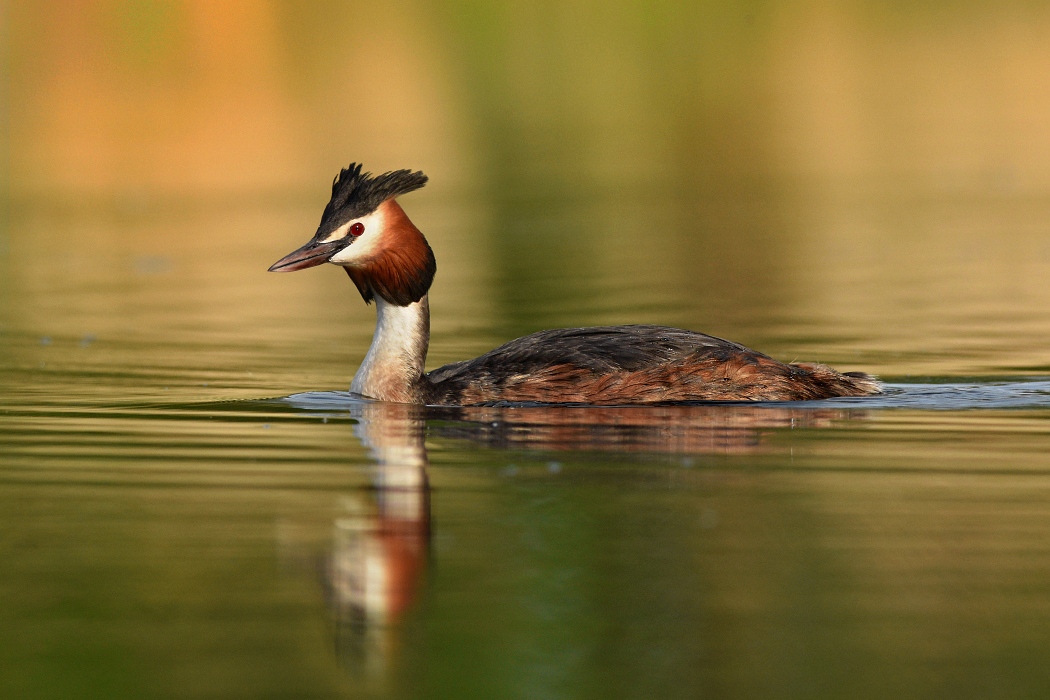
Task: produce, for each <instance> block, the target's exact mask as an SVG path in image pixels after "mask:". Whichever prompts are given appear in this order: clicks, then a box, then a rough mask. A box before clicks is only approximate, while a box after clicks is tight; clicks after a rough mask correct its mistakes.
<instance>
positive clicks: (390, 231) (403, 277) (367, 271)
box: [343, 199, 437, 306]
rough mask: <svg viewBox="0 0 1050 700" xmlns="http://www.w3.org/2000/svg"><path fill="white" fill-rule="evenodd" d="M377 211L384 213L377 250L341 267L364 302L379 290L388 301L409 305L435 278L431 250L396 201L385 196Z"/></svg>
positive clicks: (435, 265)
mask: <svg viewBox="0 0 1050 700" xmlns="http://www.w3.org/2000/svg"><path fill="white" fill-rule="evenodd" d="M379 211H381V212H383V215H384V217H385V223H384V235H383V237H382V238H381V239H380V242H379V245H380V246H381V247H380V249H379V251H378V252H377V253H376V255H375V256H373V257H372V258H370V259H368V260H366V261H364V262H363V263H360V264H358V265H355V266H353V267H349V266H347V267H344V268H343V269H344V270H346V274H347V275H349V276H350V279H351V280H353V282H354V285H355V286H356V287H357V291H359V292H360V293H361V297H362V298H363V299H364V300H365V303H366V304H371V303H372V300H373V299H374V298H375V295H376V294H378V295H379V296H381V297H382V298H383V299H386V300H387V301H388V302H390V303H391V304H396V305H398V306H408V305H409V304H411V303H413V302H417V301H419V300H420V299H422V298H423V296H424V295H425V294H426V293H427V290H428V289H430V285H431V283H432V282H433V281H434V274H435V273H436V272H437V262H436V261H435V260H434V251H432V250H431V249H430V244H428V243H427V239H426V238H424V237H423V234H422V233H421V232H420V231H419V229H418V228H416V226H415V224H413V223H412V221H411V220H410V219H409V218H408V215H407V214H405V210H404V209H402V208H401V206H400V205H399V204H398V203H397V202H396V201H394V200H393V199H389V200H387V201H386V202H384V203H383V204H382V205H380V207H379Z"/></svg>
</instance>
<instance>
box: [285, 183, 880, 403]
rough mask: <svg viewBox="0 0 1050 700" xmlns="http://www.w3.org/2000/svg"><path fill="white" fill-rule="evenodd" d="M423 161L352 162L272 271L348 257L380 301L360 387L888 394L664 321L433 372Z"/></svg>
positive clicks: (558, 339)
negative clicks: (379, 168) (406, 198)
mask: <svg viewBox="0 0 1050 700" xmlns="http://www.w3.org/2000/svg"><path fill="white" fill-rule="evenodd" d="M426 183H427V176H426V175H424V174H423V173H421V172H412V171H409V170H396V171H394V172H389V173H384V174H382V175H378V176H375V177H373V176H372V174H371V173H363V172H361V166H360V165H359V164H356V163H351V164H350V167H349V168H346V169H344V170H341V171H340V172H339V175H338V177H336V179H335V181H334V182H333V183H332V199H331V200H330V201H329V202H328V205H327V206H326V207H325V208H324V213H323V214H322V215H321V224H320V225H319V226H318V227H317V233H315V234H314V237H313V238H312V239H311V240H310V242H309V243H307V244H306V245H304V246H303V247H302V248H300V249H299V250H296V251H295V252H293V253H290V254H289V255H286V256H285V257H283V258H281V259H280V260H278V261H277V262H275V263H274V264H273V265H272V266H271V267H270V271H271V272H291V271H293V270H303V269H306V268H308V267H314V266H315V265H320V264H322V263H326V262H328V263H333V264H335V265H339V266H341V267H342V268H343V269H344V270H346V274H348V275H349V276H350V279H351V280H353V282H354V284H355V285H356V286H357V290H358V291H359V292H360V293H361V296H362V297H363V298H364V300H365V303H366V304H368V303H371V302H372V301H375V303H376V312H377V313H376V330H375V335H374V336H373V337H372V345H371V347H369V349H368V354H367V355H365V359H364V361H363V362H362V363H361V367H360V368H359V369H358V370H357V374H355V375H354V380H353V383H352V384H351V385H350V391H351V392H353V393H355V394H359V395H361V396H363V397H366V398H370V399H378V400H380V401H395V402H399V403H411V404H430V405H441V406H480V405H493V404H505V403H544V404H600V405H629V404H654V403H670V402H679V401H798V400H804V399H824V398H830V397H834V396H865V395H869V394H878V393H880V392H881V387H880V384H879V382H878V381H876V380H875V379H874V378H873V377H871V376H869V375H867V374H863V373H860V372H846V373H844V374H843V373H840V372H836V371H835V370H833V369H831V368H830V367H827V366H825V365H820V364H810V363H791V364H784V363H782V362H778V361H776V360H774V359H772V358H771V357H768V356H766V355H763V354H762V353H760V352H755V351H754V350H749V349H748V348H745V347H744V346H743V345H738V344H736V343H732V342H729V341H728V340H722V339H721V338H715V337H712V336H709V335H704V334H703V333H696V332H694V331H686V330H680V329H677V328H664V327H661V326H601V327H594V328H560V329H556V330H549V331H541V332H539V333H533V334H532V335H527V336H525V337H524V338H518V339H517V340H512V341H511V342H509V343H507V344H506V345H502V346H500V347H498V348H496V349H495V350H493V351H491V352H489V353H486V354H484V355H482V356H481V357H478V358H475V359H473V360H465V361H463V362H454V363H452V364H450V365H445V366H444V367H439V368H438V369H435V370H433V371H431V372H425V371H424V363H425V361H426V357H427V345H428V343H429V340H430V306H429V304H428V301H427V291H428V290H429V289H430V283H431V282H432V281H433V279H434V273H435V272H436V270H437V264H436V263H435V261H434V252H433V251H432V250H431V249H430V245H429V244H428V243H427V240H426V239H425V238H424V237H423V234H422V233H420V231H419V229H417V228H416V227H415V226H414V225H413V224H412V222H411V221H410V220H409V218H408V216H407V215H406V214H405V212H404V210H403V209H402V208H401V207H400V205H398V203H397V201H396V200H395V197H398V196H400V195H403V194H406V193H408V192H412V191H413V190H418V189H419V188H420V187H422V186H423V185H425V184H426Z"/></svg>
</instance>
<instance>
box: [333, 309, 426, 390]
mask: <svg viewBox="0 0 1050 700" xmlns="http://www.w3.org/2000/svg"><path fill="white" fill-rule="evenodd" d="M375 302H376V330H375V335H373V336H372V345H371V347H369V348H368V354H367V355H365V359H364V361H362V362H361V366H360V367H359V368H358V370H357V374H355V375H354V381H353V383H352V384H351V385H350V391H352V392H353V393H355V394H360V395H361V396H366V397H368V398H370V399H378V400H380V401H396V402H398V403H425V402H426V392H425V388H426V386H427V380H426V378H424V377H423V368H424V365H425V364H426V359H427V345H428V344H429V342H430V304H429V302H428V300H427V297H426V296H424V297H423V298H422V299H420V300H419V301H417V302H415V303H413V304H409V305H408V306H397V305H395V304H391V303H390V302H388V301H386V300H385V299H383V298H382V297H380V296H378V295H376V299H375Z"/></svg>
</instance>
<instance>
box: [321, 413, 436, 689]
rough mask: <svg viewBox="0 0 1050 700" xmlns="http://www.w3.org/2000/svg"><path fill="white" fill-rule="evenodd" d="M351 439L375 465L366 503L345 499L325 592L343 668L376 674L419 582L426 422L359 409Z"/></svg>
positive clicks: (425, 510)
mask: <svg viewBox="0 0 1050 700" xmlns="http://www.w3.org/2000/svg"><path fill="white" fill-rule="evenodd" d="M351 415H352V416H353V417H354V418H356V419H357V425H356V426H355V429H354V431H355V433H356V434H357V437H358V439H360V440H361V442H362V443H363V444H364V445H365V447H366V448H368V450H369V451H370V453H371V456H372V459H373V460H374V461H375V465H374V467H373V477H372V480H373V484H374V491H373V492H371V497H372V501H373V502H372V503H368V502H367V501H368V498H367V494H363V496H364V497H362V498H358V499H353V498H347V499H344V501H343V504H344V510H345V513H344V514H343V515H342V517H340V518H338V519H337V520H336V521H335V529H334V533H333V542H332V550H331V554H330V556H329V557H328V561H327V566H326V567H325V587H326V589H327V593H328V600H329V605H330V606H331V608H332V612H333V614H334V616H335V622H336V647H337V653H338V655H339V658H340V660H341V661H342V662H343V664H344V665H345V666H347V668H348V669H350V670H353V671H358V672H362V673H366V674H368V675H374V674H382V672H383V671H384V670H385V668H386V665H387V663H386V662H387V660H389V658H390V656H391V655H392V654H393V653H394V651H395V650H394V649H393V647H394V646H395V645H396V643H397V640H396V635H395V634H394V629H395V628H396V627H397V623H398V621H399V620H400V618H401V617H402V616H403V614H404V613H405V611H406V610H407V609H408V608H410V607H411V605H412V603H413V602H414V600H415V598H416V595H417V593H418V591H419V587H420V585H421V581H422V579H423V574H424V570H425V568H426V561H427V555H428V545H429V537H430V495H429V486H428V481H427V452H426V447H425V445H424V442H423V440H424V432H425V431H424V420H423V415H422V412H421V410H420V409H419V408H418V407H415V406H408V405H403V404H390V403H360V404H356V405H354V406H353V407H352V408H351Z"/></svg>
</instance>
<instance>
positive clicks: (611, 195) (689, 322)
mask: <svg viewBox="0 0 1050 700" xmlns="http://www.w3.org/2000/svg"><path fill="white" fill-rule="evenodd" d="M2 16H3V32H4V45H5V52H6V62H7V69H6V71H5V81H4V94H5V98H6V104H7V109H6V110H5V124H4V129H3V133H4V149H5V151H6V153H7V158H6V163H7V168H6V169H5V173H4V183H5V187H6V190H7V193H8V195H9V198H8V200H7V205H6V206H7V216H6V217H5V224H4V230H3V234H2V241H3V244H2V248H0V250H2V257H0V265H2V268H0V269H2V270H3V282H2V284H3V297H2V302H0V313H2V318H3V323H4V326H5V329H6V330H7V331H9V332H17V333H24V334H25V336H26V339H27V342H29V344H30V345H31V346H35V344H36V342H37V339H38V337H39V336H47V337H49V338H55V339H59V338H62V339H65V340H67V341H69V342H68V343H67V344H73V345H76V343H75V342H74V341H76V340H77V339H82V338H84V337H85V336H87V337H90V338H97V339H99V340H100V341H105V340H109V339H114V338H119V339H121V340H122V341H131V340H136V341H141V342H144V343H160V344H161V345H164V346H166V348H167V352H168V353H170V352H173V351H175V344H176V343H178V342H183V343H187V344H188V345H190V346H194V345H196V346H197V347H196V348H195V350H196V351H197V352H198V353H199V352H201V351H203V350H205V349H206V348H205V347H204V346H207V347H213V348H215V349H216V351H218V348H226V349H228V350H229V349H231V348H243V349H244V350H245V351H246V352H250V353H252V352H253V351H254V350H257V349H258V348H259V347H266V346H267V344H268V343H269V344H276V345H277V346H280V349H281V352H282V353H284V352H287V353H291V354H296V353H298V354H299V355H300V356H301V357H302V359H301V362H300V367H299V370H300V373H299V375H298V376H296V377H294V378H292V377H288V378H285V377H273V376H271V377H270V384H269V386H271V387H272V388H273V389H274V390H275V391H278V392H280V391H284V390H286V389H288V390H293V389H296V388H299V389H302V388H306V387H307V386H309V387H312V388H317V387H321V386H325V388H330V385H332V384H333V383H335V382H336V381H337V380H338V381H339V383H344V384H345V382H346V380H347V379H348V378H349V375H350V371H351V370H352V368H353V363H354V362H356V358H357V357H359V356H360V354H361V353H363V351H364V348H365V347H366V346H367V340H368V335H369V333H370V330H371V328H370V318H371V316H370V311H369V310H367V309H365V308H364V307H363V306H362V305H361V304H360V303H358V302H357V300H356V299H355V298H354V295H353V294H352V293H351V289H350V288H349V286H348V283H347V282H346V280H345V279H343V278H342V277H343V276H342V275H339V274H337V273H336V272H335V271H333V270H330V269H327V268H326V269H324V270H323V271H312V272H309V273H303V274H301V275H296V276H294V277H292V276H282V277H277V276H273V275H270V276H268V275H264V274H262V271H263V270H265V268H266V267H267V266H268V265H269V263H270V262H272V261H273V260H275V259H277V258H278V257H280V256H281V255H283V254H284V253H286V252H288V251H289V250H291V249H292V248H294V247H297V246H298V245H299V244H300V243H301V242H302V241H305V240H306V239H307V238H308V237H309V236H310V235H311V233H312V230H313V228H314V226H315V225H316V223H317V220H318V218H319V212H320V210H321V208H322V207H323V205H324V203H325V202H326V200H327V195H328V185H329V183H330V181H331V179H332V177H333V176H334V174H335V173H336V172H337V171H338V169H339V168H340V167H342V166H345V165H346V164H347V163H349V162H350V161H360V162H363V163H364V164H365V165H366V166H367V167H368V168H369V169H371V170H373V171H376V172H380V171H384V170H388V169H395V168H401V167H409V168H418V169H422V170H424V171H425V172H426V173H428V174H429V175H430V177H431V184H430V185H429V186H428V187H427V188H426V189H425V190H424V191H422V192H420V193H418V194H415V195H412V196H411V197H407V198H406V201H405V202H404V205H405V206H406V207H407V208H408V210H409V212H410V215H412V216H413V218H414V220H415V221H416V223H417V224H418V225H419V226H420V227H421V228H422V229H423V230H424V232H425V233H426V234H427V235H428V236H429V237H430V239H431V241H432V243H433V245H434V247H435V249H436V251H437V255H438V261H439V265H440V274H439V277H438V282H437V284H436V286H435V289H434V292H433V300H434V309H435V343H434V345H433V349H432V353H431V360H432V361H431V365H435V364H438V363H441V362H444V361H448V360H453V359H461V358H463V357H465V356H467V355H470V354H477V353H479V352H482V351H484V350H485V349H487V348H489V347H491V346H492V344H493V343H497V342H500V341H503V340H506V339H508V338H509V337H513V336H515V335H518V334H521V333H525V332H529V331H532V330H537V329H540V328H543V327H548V326H552V325H582V324H598V323H606V322H656V323H669V324H676V325H683V326H688V327H691V328H695V329H698V330H704V331H706V332H710V333H713V334H716V335H721V336H725V337H731V338H733V339H736V340H739V341H742V342H746V343H750V344H752V345H759V346H761V348H762V349H765V350H767V351H768V352H771V353H773V354H779V355H781V356H785V357H784V359H789V360H793V359H817V360H824V361H829V362H836V363H839V364H842V365H846V366H848V369H861V368H864V369H868V370H870V371H875V372H879V373H881V374H883V375H888V376H901V375H937V376H944V375H962V374H971V375H972V374H983V375H988V374H1009V373H1026V372H1029V373H1030V372H1037V371H1041V370H1045V368H1046V367H1047V365H1048V362H1047V355H1046V351H1045V347H1046V346H1047V344H1048V343H1047V341H1048V340H1050V312H1048V309H1050V291H1048V289H1050V286H1048V285H1047V284H1046V283H1045V280H1046V279H1047V273H1048V272H1050V48H1048V47H1050V41H1048V39H1050V8H1048V7H1045V6H1044V5H1042V4H1041V3H1031V2H986V3H983V2H967V3H954V2H952V3H949V2H926V3H910V2H888V3H886V2H809V1H805V2H802V1H800V2H777V3H772V2H759V1H755V2H729V1H722V2H672V1H670V0H656V1H653V2H645V3H628V2H602V3H596V2H595V3H592V2H583V1H570V2H550V3H545V2H531V1H530V2H483V1H477V2H468V1H462V2H457V1H450V2H433V3H429V2H409V1H404V2H400V1H397V0H394V1H392V2H378V3H377V2H353V1H347V2H335V1H333V2H176V1H157V2H146V1H139V0H105V1H103V0H98V1H80V2H62V3H44V2H39V3H37V2H9V3H5V5H4V9H3V15H2ZM15 345H17V343H16V344H15ZM8 346H9V348H10V347H12V346H11V345H10V344H8ZM321 348H332V349H333V350H332V352H334V353H337V354H338V357H332V356H329V355H325V356H321V355H320V354H318V353H319V352H320V349H321ZM335 348H339V350H335ZM34 352H35V350H34ZM339 353H342V354H339ZM138 357H142V355H141V354H139V355H138ZM199 357H200V355H199V354H191V355H190V356H184V357H180V358H179V359H178V360H176V361H175V364H176V365H182V364H185V363H186V362H193V361H195V360H194V358H199ZM34 359H35V358H34ZM156 361H157V362H161V361H162V358H160V357H158V358H156ZM213 361H214V362H220V360H218V359H213ZM264 361H265V358H264V357H263V356H261V355H260V354H258V353H254V356H253V357H252V359H251V362H256V363H258V362H264ZM333 361H336V362H337V363H341V364H340V365H339V366H338V368H337V370H336V372H333V371H331V370H330V369H328V368H326V367H325V365H327V366H328V367H329V368H331V367H332V362H333ZM128 362H130V363H134V362H135V360H134V359H133V358H129V359H128ZM221 362H222V363H224V364H223V366H226V367H229V366H230V365H229V363H230V359H229V358H223V359H222V360H221ZM303 374H305V375H306V376H305V379H304V377H303V376H302V375H303ZM304 382H305V384H304ZM339 383H335V386H338V385H339Z"/></svg>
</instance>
